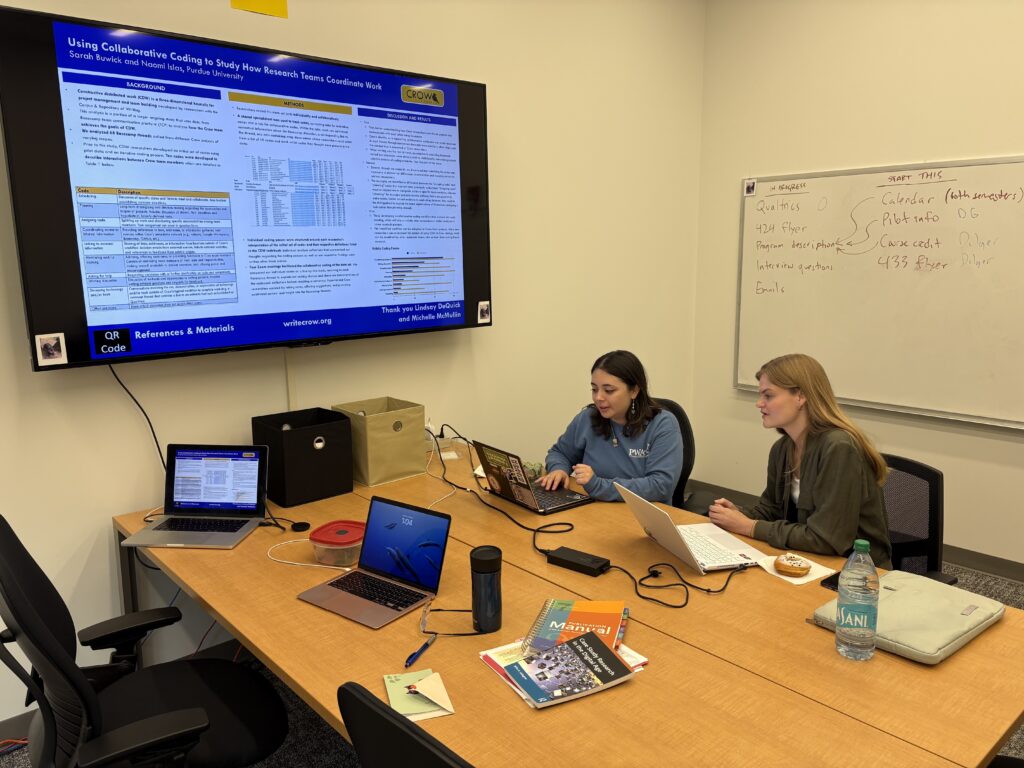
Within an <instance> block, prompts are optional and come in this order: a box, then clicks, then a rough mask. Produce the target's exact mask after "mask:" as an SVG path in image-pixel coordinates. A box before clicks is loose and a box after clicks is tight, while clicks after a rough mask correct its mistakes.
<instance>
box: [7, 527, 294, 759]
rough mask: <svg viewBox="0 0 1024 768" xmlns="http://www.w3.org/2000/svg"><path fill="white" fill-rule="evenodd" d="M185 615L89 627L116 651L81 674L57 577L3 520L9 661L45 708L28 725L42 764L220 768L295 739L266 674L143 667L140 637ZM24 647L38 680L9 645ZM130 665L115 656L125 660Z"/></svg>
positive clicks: (149, 614)
mask: <svg viewBox="0 0 1024 768" xmlns="http://www.w3.org/2000/svg"><path fill="white" fill-rule="evenodd" d="M175 613H176V614H177V616H178V618H180V615H181V614H180V612H178V611H177V609H170V612H168V609H162V610H159V609H158V610H157V611H143V612H141V614H129V615H128V616H124V617H121V618H119V619H113V620H110V621H106V622H103V623H101V624H98V625H96V626H95V627H90V628H89V629H85V630H82V632H80V633H79V639H81V640H82V642H83V644H88V645H90V646H91V647H92V648H94V649H100V648H104V649H105V648H113V649H114V657H113V658H112V663H111V664H110V665H102V666H101V667H99V668H97V669H99V670H100V672H101V674H99V675H98V677H97V676H93V675H91V674H90V673H91V672H92V671H93V670H92V669H83V668H80V667H79V666H78V665H77V663H76V662H75V655H76V643H75V627H74V623H73V621H72V619H71V614H70V613H69V611H68V608H67V605H65V603H64V601H63V600H62V599H61V597H60V595H59V594H58V593H57V590H56V589H55V588H54V586H53V584H52V582H51V581H50V580H49V579H48V578H47V577H46V574H44V573H43V571H42V569H40V568H39V565H38V564H37V563H36V561H35V560H34V559H33V558H32V556H31V555H30V554H29V553H28V550H26V549H25V547H24V545H22V543H21V541H20V540H19V539H18V537H17V535H15V533H14V531H13V530H12V529H11V526H10V525H9V524H8V522H7V520H6V519H4V518H3V516H0V619H2V620H3V622H4V623H5V624H6V625H7V629H6V630H4V631H3V632H2V633H0V660H2V661H3V662H4V664H6V665H7V667H8V668H9V669H10V670H11V671H12V672H14V674H15V675H16V676H17V677H18V679H20V680H21V681H22V683H24V684H25V686H26V688H28V690H29V699H30V700H32V699H34V700H35V701H37V702H38V704H39V711H38V712H37V713H36V714H35V715H34V717H33V720H32V723H31V725H30V726H29V746H28V750H29V759H30V762H31V764H32V766H33V768H75V767H77V768H92V766H100V765H108V764H111V765H114V764H116V765H117V766H118V768H121V766H127V765H142V764H144V765H146V766H171V765H174V766H182V765H189V766H211V767H212V766H216V767H217V768H231V767H232V766H245V765H249V764H251V763H254V762H256V761H258V760H261V759H262V758H264V757H266V756H267V755H269V754H270V753H271V752H273V751H274V750H275V749H277V747H278V746H280V744H281V742H282V741H283V740H284V737H285V735H286V734H287V732H288V720H287V714H286V712H285V709H284V705H283V704H282V702H281V699H280V698H279V697H278V695H277V692H276V691H275V690H274V688H273V687H272V686H271V684H270V683H269V682H268V681H267V680H266V679H265V678H264V677H263V676H262V675H260V674H259V673H258V672H255V671H253V670H251V669H249V668H247V667H244V666H241V665H239V664H233V663H231V662H229V661H226V660H222V659H195V660H183V661H172V662H168V663H166V664H157V665H154V666H151V667H146V668H143V669H134V668H133V667H134V662H133V661H130V660H126V657H127V658H129V659H130V658H131V649H133V648H134V647H135V646H136V644H137V642H138V640H139V639H141V638H142V637H144V636H145V635H146V633H147V632H148V631H149V630H150V629H151V628H153V627H154V626H163V625H165V624H167V623H169V622H170V621H173V619H174V617H173V614H175ZM11 642H16V643H17V644H18V646H19V647H20V648H21V650H22V652H23V653H24V654H25V656H26V657H27V658H28V661H29V663H30V664H31V665H32V672H31V674H30V673H29V672H28V671H26V670H25V668H24V667H23V666H22V665H21V664H20V663H19V662H18V661H17V660H16V659H15V658H14V656H13V654H12V653H11V652H10V651H9V650H8V649H7V644H8V643H11ZM119 654H120V655H121V658H117V657H118V655H119Z"/></svg>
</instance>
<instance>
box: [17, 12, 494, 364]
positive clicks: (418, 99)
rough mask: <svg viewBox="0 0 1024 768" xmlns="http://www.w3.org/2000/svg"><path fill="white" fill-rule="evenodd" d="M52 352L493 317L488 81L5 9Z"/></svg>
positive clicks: (161, 347) (122, 357)
mask: <svg viewBox="0 0 1024 768" xmlns="http://www.w3.org/2000/svg"><path fill="white" fill-rule="evenodd" d="M0 114H2V119H3V123H2V125H3V136H4V146H5V150H6V158H7V167H8V174H9V179H10V186H11V198H12V203H13V208H14V220H15V231H16V236H17V248H18V262H19V264H20V269H21V281H22V286H23V289H24V295H25V308H26V316H27V320H28V333H29V342H30V344H29V346H30V348H31V352H32V364H33V367H34V368H35V369H36V370H54V369H59V368H66V367H74V366H83V365H95V364H106V363H111V362H121V361H128V360H143V359H153V358H159V357H166V356H174V355H186V354H195V353H202V352H213V351H223V350H228V349H246V348H254V347H267V346H278V345H297V344H320V343H326V342H330V341H335V340H338V339H345V338H354V337H367V336H379V335H390V334H399V333H411V332H421V331H435V330H442V329H455V328H467V327H473V326H479V325H489V324H490V322H491V286H490V247H489V227H488V188H487V140H486V139H487V135H486V96H485V88H484V86H483V85H481V84H479V83H471V82H464V81H461V80H454V79H451V78H444V77H435V76H428V75H422V74H414V73H409V72H400V71H396V70H389V69H381V68H377V67H365V66H356V65H353V64H343V63H339V62H334V61H327V60H324V59H319V58H313V57H309V56H301V55H297V54H291V53H282V52H279V51H269V50H265V49H261V48H253V47H248V46H240V45H236V44H231V43H224V42H216V41H209V40H200V39H196V38H192V37H185V36H181V35H173V34H168V33H164V32H154V31H148V30H140V29H132V28H127V27H117V26H113V25H108V24H101V23H96V22H90V21H83V20H79V19H70V18H65V17H57V16H51V15H45V14H38V13H32V12H26V11H18V10H11V9H0Z"/></svg>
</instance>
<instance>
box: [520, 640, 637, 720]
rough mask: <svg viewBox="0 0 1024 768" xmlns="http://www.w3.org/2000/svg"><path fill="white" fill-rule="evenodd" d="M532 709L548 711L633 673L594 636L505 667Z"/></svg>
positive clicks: (617, 681)
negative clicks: (545, 708)
mask: <svg viewBox="0 0 1024 768" xmlns="http://www.w3.org/2000/svg"><path fill="white" fill-rule="evenodd" d="M505 672H506V674H507V675H508V677H509V680H510V681H511V682H512V683H514V684H515V685H516V687H518V688H519V689H520V690H521V691H522V692H523V693H524V694H526V695H525V699H526V702H527V703H528V704H530V705H531V706H533V707H538V708H540V707H548V706H551V705H552V704H558V703H560V702H563V701H569V700H570V699H576V698H579V697H580V696H586V695H587V694H590V693H595V692H596V691H600V690H604V689H605V688H610V687H611V686H613V685H618V684H619V683H621V682H624V681H626V680H628V679H629V678H631V677H632V676H633V675H634V671H633V670H632V669H631V668H630V667H629V666H628V665H627V664H626V663H625V662H624V661H623V660H622V659H620V658H619V656H618V655H617V654H616V653H615V651H613V650H612V649H611V648H609V647H608V646H607V645H606V644H605V642H604V641H603V640H602V639H601V638H600V637H599V636H598V635H597V634H596V633H594V632H587V633H585V634H582V635H580V636H579V637H574V638H572V639H570V640H566V641H565V642H564V643H559V644H558V645H555V646H553V647H551V648H548V649H547V650H546V651H537V652H532V653H530V654H529V655H527V656H526V658H524V659H522V660H521V661H517V662H514V663H512V664H509V665H508V666H506V667H505Z"/></svg>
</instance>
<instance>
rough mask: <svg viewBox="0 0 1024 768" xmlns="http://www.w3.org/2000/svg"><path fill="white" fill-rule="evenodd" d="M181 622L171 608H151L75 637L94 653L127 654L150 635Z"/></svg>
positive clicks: (97, 626) (93, 626)
mask: <svg viewBox="0 0 1024 768" xmlns="http://www.w3.org/2000/svg"><path fill="white" fill-rule="evenodd" d="M180 620H181V611H179V610H178V609H177V608H175V607H174V606H168V607H166V608H150V609H149V610H146V611H136V612H135V613H128V614H125V615H124V616H118V617H116V618H113V619H107V620H106V621H101V622H100V623H99V624H93V625H92V626H91V627H86V628H85V629H83V630H81V631H80V632H79V633H78V641H79V642H80V643H81V644H82V645H86V646H88V647H90V648H92V649H93V650H94V651H95V650H99V649H101V648H116V649H117V650H118V651H128V650H129V649H131V648H133V647H134V646H135V643H137V642H138V641H139V640H141V639H142V638H143V637H145V636H146V635H147V634H148V633H149V632H150V631H152V630H154V629H159V628H160V627H166V626H168V625H170V624H174V623H175V622H176V621H180Z"/></svg>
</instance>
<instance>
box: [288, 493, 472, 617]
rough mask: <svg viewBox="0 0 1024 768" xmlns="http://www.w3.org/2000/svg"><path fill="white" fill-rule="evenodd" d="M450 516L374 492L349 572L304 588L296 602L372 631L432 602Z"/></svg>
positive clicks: (442, 558)
mask: <svg viewBox="0 0 1024 768" xmlns="http://www.w3.org/2000/svg"><path fill="white" fill-rule="evenodd" d="M451 524H452V519H451V517H449V516H448V515H446V514H445V513H444V512H435V511H433V510H431V509H424V508H423V507H414V506H412V505H410V504H403V503H401V502H399V501H390V500H389V499H382V498H380V497H379V496H374V497H373V498H372V499H371V500H370V511H369V512H368V513H367V515H366V531H365V533H364V534H363V546H362V549H361V550H360V551H359V565H358V567H357V568H356V569H355V570H352V571H349V572H348V573H346V574H345V575H344V576H339V577H336V578H333V579H331V580H330V581H328V582H326V583H324V584H320V585H319V586H316V587H313V588H312V589H307V590H306V591H305V592H302V593H301V594H300V595H299V599H300V600H305V601H306V602H308V603H312V604H313V605H316V606H319V607H320V608H325V609H327V610H328V611H333V612H334V613H337V614H339V615H340V616H344V617H345V618H347V619H352V620H353V621H358V622H359V623H360V624H365V625H366V626H368V627H372V628H373V629H377V628H378V627H382V626H384V625H385V624H387V623H389V622H392V621H394V620H395V619H397V618H398V617H399V616H403V615H405V614H407V613H409V611H413V610H415V609H416V608H418V607H419V606H421V605H423V603H425V602H427V601H428V600H433V599H434V596H435V595H436V594H437V587H438V584H440V583H441V566H443V565H444V554H445V550H446V549H447V548H448V530H449V528H451Z"/></svg>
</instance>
